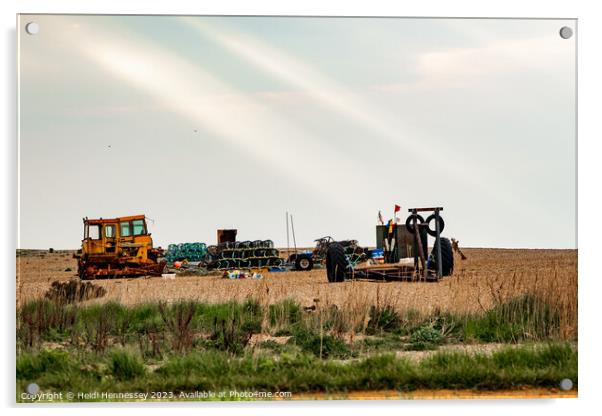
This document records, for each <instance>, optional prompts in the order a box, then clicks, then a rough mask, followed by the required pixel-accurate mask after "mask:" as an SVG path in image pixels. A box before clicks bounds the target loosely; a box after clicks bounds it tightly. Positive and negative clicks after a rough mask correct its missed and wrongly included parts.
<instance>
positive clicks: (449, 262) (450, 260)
mask: <svg viewBox="0 0 602 416" xmlns="http://www.w3.org/2000/svg"><path fill="white" fill-rule="evenodd" d="M431 256H433V259H434V262H433V265H434V268H435V270H437V267H438V266H437V242H436V241H435V246H434V247H433V250H432V251H431ZM453 272H454V252H453V251H452V245H451V242H450V241H449V239H448V238H445V237H441V273H442V274H443V276H451V275H452V273H453Z"/></svg>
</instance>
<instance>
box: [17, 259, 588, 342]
mask: <svg viewBox="0 0 602 416" xmlns="http://www.w3.org/2000/svg"><path fill="white" fill-rule="evenodd" d="M463 251H464V253H465V254H466V255H467V256H468V259H467V260H465V261H460V259H459V258H458V257H457V258H456V269H455V273H454V276H453V277H451V278H446V279H444V280H442V281H441V282H439V283H424V282H416V283H408V282H392V283H377V282H366V281H353V282H345V283H340V284H329V283H328V282H327V279H326V275H325V271H324V270H312V271H310V272H287V273H268V274H267V275H266V276H265V277H264V279H263V280H251V279H247V280H229V279H223V278H221V277H220V276H186V277H178V278H176V279H175V280H164V279H161V278H150V279H146V278H140V279H119V280H104V281H101V280H99V281H96V282H95V284H97V285H99V286H102V287H104V288H105V289H106V291H107V294H106V295H105V296H104V297H103V298H101V299H96V300H92V301H89V302H106V301H111V300H112V301H117V302H120V303H123V304H126V305H133V304H139V303H146V302H150V301H165V302H174V301H177V300H197V301H202V302H210V303H222V302H226V301H229V300H239V301H242V300H245V299H248V298H253V299H256V300H258V301H259V302H260V303H261V304H263V305H267V304H273V303H275V302H278V301H281V300H284V299H294V300H296V301H297V302H299V303H300V304H301V305H303V306H308V307H309V306H317V307H319V308H324V307H330V306H331V305H336V306H337V307H339V308H341V309H343V310H345V311H346V313H347V315H348V316H346V320H347V321H348V322H352V323H353V324H354V325H355V326H357V325H361V324H362V323H366V322H367V316H368V314H369V310H370V307H371V306H372V305H386V306H391V307H393V308H394V309H396V310H399V311H408V310H415V311H417V312H419V313H422V314H433V313H437V312H453V313H472V312H480V311H485V310H488V309H491V308H492V307H494V306H496V305H499V304H501V303H503V302H505V301H507V300H509V299H511V298H515V297H517V296H520V295H522V294H533V295H537V297H538V298H540V299H542V300H543V301H544V302H546V303H548V304H550V305H552V306H553V307H554V309H555V310H558V311H560V321H561V322H560V326H561V332H562V337H563V338H573V339H574V338H576V331H577V251H576V250H510V249H508V250H506V249H463ZM42 256H43V257H42ZM67 268H70V269H72V270H75V269H76V265H75V260H73V259H72V258H71V257H70V255H69V254H64V253H55V254H48V253H46V254H34V255H19V256H17V273H19V274H20V276H18V277H19V279H18V281H19V282H20V284H19V285H18V288H19V291H20V293H19V294H18V296H19V299H18V300H19V303H22V302H27V301H29V300H33V299H39V298H42V297H43V296H44V293H45V292H46V291H47V290H48V289H49V287H50V285H51V283H52V282H53V281H55V280H69V279H71V278H73V277H74V272H73V271H65V269H67ZM316 300H317V301H316Z"/></svg>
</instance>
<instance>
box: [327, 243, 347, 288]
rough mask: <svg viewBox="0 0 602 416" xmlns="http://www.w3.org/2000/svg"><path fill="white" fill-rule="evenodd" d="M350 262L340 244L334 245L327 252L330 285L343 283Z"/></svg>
mask: <svg viewBox="0 0 602 416" xmlns="http://www.w3.org/2000/svg"><path fill="white" fill-rule="evenodd" d="M348 267H349V261H348V260H347V257H345V249H344V248H343V246H342V245H340V244H338V243H333V244H331V245H330V247H328V251H327V252H326V275H327V276H328V281H329V282H330V283H338V282H343V281H344V280H345V272H346V271H347V268H348Z"/></svg>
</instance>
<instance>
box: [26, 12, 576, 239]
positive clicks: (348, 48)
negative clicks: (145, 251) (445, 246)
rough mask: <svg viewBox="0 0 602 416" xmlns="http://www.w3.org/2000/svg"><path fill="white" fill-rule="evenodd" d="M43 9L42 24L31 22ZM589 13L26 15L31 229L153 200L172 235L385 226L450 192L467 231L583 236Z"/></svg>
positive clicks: (71, 223) (258, 235)
mask: <svg viewBox="0 0 602 416" xmlns="http://www.w3.org/2000/svg"><path fill="white" fill-rule="evenodd" d="M30 22H35V23H37V24H38V25H39V29H40V30H39V32H38V33H37V34H35V35H30V34H28V33H26V31H25V26H26V25H27V23H30ZM563 26H569V27H571V28H573V29H574V30H575V31H576V22H575V21H574V20H533V19H530V20H529V19H525V20H511V19H410V18H307V17H208V16H205V17H189V16H94V15H86V16H78V15H69V16H60V15H21V16H20V18H19V34H18V42H19V45H18V46H19V48H18V53H19V241H18V247H19V248H48V247H53V248H70V249H72V248H77V247H79V245H80V240H81V238H82V234H83V226H82V218H83V217H86V216H87V217H89V218H98V217H104V218H111V217H116V216H126V215H133V214H146V215H147V217H148V218H149V229H150V231H151V232H152V235H153V238H154V241H155V244H156V245H161V246H163V247H166V246H167V245H168V244H170V243H180V242H194V241H200V242H206V243H207V244H214V243H215V241H216V230H217V229H219V228H237V229H238V230H239V231H238V236H239V239H240V240H256V239H272V240H274V242H275V243H276V245H277V246H281V247H282V246H285V245H286V225H285V224H286V223H285V218H286V217H285V213H286V212H287V211H288V212H289V213H291V214H292V216H293V221H294V226H295V236H296V242H297V246H299V247H301V246H305V247H308V246H312V245H313V240H315V239H317V238H319V237H322V236H326V235H330V236H332V237H334V238H335V239H357V240H359V242H360V244H362V245H365V246H374V245H375V244H376V242H375V238H376V236H375V225H376V220H377V215H378V212H379V210H380V211H382V214H383V217H385V219H387V218H391V217H392V216H393V207H394V205H395V204H398V205H400V206H401V207H402V208H401V212H400V213H399V214H398V216H399V218H401V220H402V221H404V220H405V217H406V216H407V212H408V209H409V208H412V207H423V206H425V207H432V206H442V207H443V208H444V210H443V212H442V216H443V218H444V219H445V230H444V232H443V235H444V236H447V237H454V238H456V239H458V240H460V244H461V246H466V247H509V248H512V247H517V248H576V209H575V208H576V135H575V131H576V120H575V95H576V89H575V76H576V74H575V53H576V36H575V35H574V36H573V37H571V38H570V39H563V38H561V37H560V36H559V30H560V28H561V27H563Z"/></svg>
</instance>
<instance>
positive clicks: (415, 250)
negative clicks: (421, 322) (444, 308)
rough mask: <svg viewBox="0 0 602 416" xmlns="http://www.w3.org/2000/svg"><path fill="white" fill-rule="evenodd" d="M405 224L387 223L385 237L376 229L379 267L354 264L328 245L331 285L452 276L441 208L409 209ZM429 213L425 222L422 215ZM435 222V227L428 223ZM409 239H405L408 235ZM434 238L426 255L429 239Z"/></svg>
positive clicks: (449, 244)
mask: <svg viewBox="0 0 602 416" xmlns="http://www.w3.org/2000/svg"><path fill="white" fill-rule="evenodd" d="M408 211H409V212H410V215H409V216H408V218H407V219H406V221H405V224H397V223H395V224H390V225H389V229H388V231H387V233H386V235H385V234H384V233H383V232H382V229H379V228H378V227H383V226H377V246H379V245H380V244H381V241H380V239H382V240H383V241H382V247H384V248H385V253H384V259H385V262H384V263H382V264H378V263H374V262H371V261H370V260H368V261H365V262H362V263H359V264H357V265H353V264H352V263H351V262H350V261H349V258H348V256H346V255H345V250H344V248H343V247H342V246H341V245H340V244H331V245H330V247H329V248H328V251H327V253H326V274H327V277H328V281H329V282H330V283H337V282H343V281H345V280H357V279H364V280H374V281H430V282H437V281H439V280H441V279H442V278H443V277H446V276H451V275H452V274H453V268H454V257H453V251H452V245H451V242H450V240H449V239H447V238H445V237H442V236H441V233H442V231H443V229H444V227H445V222H444V221H443V217H442V216H441V214H440V213H441V211H443V207H435V208H410V209H409V210H408ZM425 212H426V213H429V212H430V213H431V214H430V215H429V216H428V217H427V218H426V220H425V219H424V217H423V216H422V215H421V213H425ZM433 221H434V223H435V224H434V227H432V226H431V223H432V222H433ZM408 235H410V236H411V237H410V238H409V239H408V238H407V236H408ZM429 235H430V236H432V237H435V242H434V245H433V250H432V252H431V254H430V255H427V251H428V250H427V249H428V236H429Z"/></svg>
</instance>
